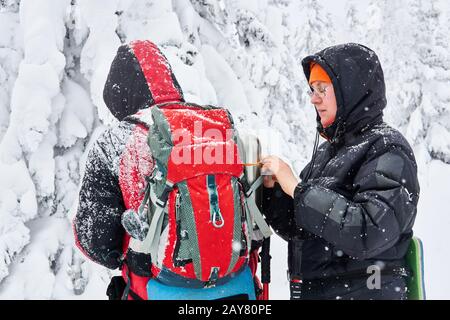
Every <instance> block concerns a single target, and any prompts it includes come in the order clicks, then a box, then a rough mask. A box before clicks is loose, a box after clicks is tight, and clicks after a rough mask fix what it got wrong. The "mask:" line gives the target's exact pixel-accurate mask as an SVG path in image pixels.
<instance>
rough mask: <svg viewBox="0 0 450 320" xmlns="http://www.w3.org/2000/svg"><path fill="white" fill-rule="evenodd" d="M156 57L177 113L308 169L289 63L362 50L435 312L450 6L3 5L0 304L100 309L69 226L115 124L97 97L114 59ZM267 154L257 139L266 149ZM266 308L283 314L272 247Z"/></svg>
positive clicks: (442, 231) (403, 2)
mask: <svg viewBox="0 0 450 320" xmlns="http://www.w3.org/2000/svg"><path fill="white" fill-rule="evenodd" d="M133 39H150V40H152V41H154V42H155V43H157V44H158V45H160V46H161V47H162V50H163V52H164V53H165V55H166V56H167V57H168V59H169V61H170V62H171V64H172V67H173V69H174V72H175V75H176V76H177V78H178V80H179V82H180V84H181V86H182V88H183V90H184V92H185V94H186V98H187V100H190V101H192V102H199V103H212V104H216V105H222V106H227V107H228V108H229V109H230V110H231V112H232V113H233V114H234V116H235V118H236V119H239V126H240V127H241V128H244V129H252V130H255V131H257V132H259V133H261V134H263V133H265V134H266V136H267V135H268V136H270V137H273V136H278V137H280V141H281V143H279V144H278V145H277V146H278V148H276V149H277V150H273V149H272V150H271V149H270V147H267V148H266V150H265V151H266V152H277V153H278V154H279V155H281V156H284V157H285V158H287V159H289V160H291V161H292V166H293V168H295V170H296V171H297V172H299V171H300V169H301V168H302V167H303V166H304V165H305V164H306V163H307V161H308V159H309V157H310V155H311V151H312V147H313V139H314V130H315V121H314V119H315V112H314V111H313V107H312V105H311V104H310V103H309V100H308V97H307V95H306V90H307V85H306V81H305V79H304V75H303V72H302V71H301V69H300V60H301V59H302V58H303V57H304V56H305V55H307V54H311V53H314V52H316V51H318V50H320V49H322V48H324V47H326V46H329V45H333V44H339V43H343V42H359V43H362V44H365V45H367V46H368V47H370V48H372V49H374V50H375V52H377V54H378V55H379V57H380V59H381V62H382V66H383V68H384V71H385V76H386V82H387V92H388V108H387V110H386V114H385V119H386V121H387V122H388V123H389V124H391V125H393V126H394V127H396V128H398V129H399V130H400V131H401V132H402V133H403V134H404V135H405V136H406V137H407V139H408V140H409V142H410V143H411V144H412V145H413V146H414V150H415V153H416V157H417V160H418V164H419V178H420V183H421V198H420V202H419V211H418V216H417V220H416V224H415V228H414V230H415V234H416V235H417V236H419V237H421V238H422V239H423V241H424V249H425V280H426V286H427V295H428V298H431V299H448V298H450V294H449V293H448V292H449V290H448V288H449V287H450V276H449V274H448V263H449V262H450V257H449V253H450V251H449V250H448V248H447V243H448V239H447V238H446V236H447V235H448V229H449V228H450V209H449V205H448V202H447V200H448V199H449V195H450V191H449V190H450V188H449V187H450V52H449V45H450V3H449V2H448V1H444V0H397V1H388V0H345V1H331V0H324V1H319V0H292V1H290V0H245V1H238V0H21V1H20V0H0V299H105V298H106V295H105V290H106V286H107V284H108V283H109V278H110V277H111V275H113V274H117V271H110V270H106V269H105V268H102V267H101V266H98V265H95V264H94V263H92V262H90V261H87V260H86V259H85V258H84V257H83V256H82V255H81V254H80V252H79V251H78V250H77V249H75V247H74V239H73V235H72V230H71V219H72V217H73V215H74V212H75V210H76V202H77V201H76V200H77V192H78V187H79V183H80V179H81V177H82V175H83V170H84V163H85V158H86V155H87V151H88V150H89V147H90V145H91V144H92V142H93V141H95V139H96V137H97V136H98V135H99V134H100V133H101V132H102V131H103V130H104V129H105V128H106V127H107V126H108V125H111V124H112V123H114V119H113V118H112V116H111V115H110V114H109V113H108V110H107V109H106V107H105V105H104V102H103V99H102V91H103V85H104V82H105V79H106V76H107V73H108V71H109V67H110V64H111V61H112V59H113V57H114V55H115V54H116V51H117V48H118V46H119V45H120V44H122V43H125V42H129V41H131V40H133ZM266 138H267V137H266ZM272 255H273V257H274V258H273V259H272V285H271V297H272V298H273V299H288V298H289V293H288V283H287V280H286V245H285V243H283V242H282V241H281V240H280V239H279V238H278V237H274V239H273V240H272Z"/></svg>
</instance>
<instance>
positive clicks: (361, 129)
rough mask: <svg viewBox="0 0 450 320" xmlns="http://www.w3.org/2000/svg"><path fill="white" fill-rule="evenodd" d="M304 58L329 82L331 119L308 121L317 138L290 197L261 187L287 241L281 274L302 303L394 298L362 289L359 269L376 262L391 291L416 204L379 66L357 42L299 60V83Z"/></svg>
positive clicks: (407, 155)
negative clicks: (387, 119)
mask: <svg viewBox="0 0 450 320" xmlns="http://www.w3.org/2000/svg"><path fill="white" fill-rule="evenodd" d="M312 61H314V62H316V63H318V64H320V65H321V66H322V67H323V68H324V69H325V70H326V71H327V73H328V75H330V78H331V79H332V83H333V87H334V90H335V94H336V100H337V106H338V109H337V116H336V120H335V122H334V123H333V125H332V126H330V127H328V128H326V129H324V128H323V127H322V126H321V125H320V118H319V116H317V120H318V131H319V133H320V134H321V135H322V136H323V137H325V138H326V139H327V141H326V142H324V143H323V144H321V145H320V146H319V148H318V149H317V150H316V151H315V153H314V155H313V157H312V160H311V162H310V163H309V164H308V165H307V166H306V167H305V169H304V170H303V171H302V173H301V175H300V178H301V180H302V181H301V182H300V184H299V185H298V186H297V188H296V189H295V192H294V199H292V198H291V197H290V196H288V195H286V194H285V193H284V192H283V191H282V190H281V188H280V187H279V185H276V187H275V188H274V189H265V191H264V193H265V197H264V211H265V214H266V216H267V219H268V221H269V223H270V224H271V225H272V227H273V228H274V229H275V230H276V232H277V233H278V234H279V235H280V236H281V237H283V238H284V239H285V240H287V241H289V253H288V259H289V261H288V265H289V273H290V275H291V277H292V278H296V277H299V278H301V279H303V286H302V290H301V291H302V294H301V295H302V297H303V298H333V299H334V298H336V297H347V298H371V297H374V298H377V297H378V298H401V297H403V296H401V295H400V293H402V294H403V292H400V293H399V294H396V292H391V293H389V292H383V289H382V290H381V291H377V292H375V291H374V292H373V294H372V293H371V292H370V291H368V289H367V287H366V285H365V279H366V278H367V277H369V276H370V274H368V273H367V268H368V267H369V266H371V265H375V264H376V265H378V266H381V267H382V268H381V276H382V277H381V281H382V286H383V288H384V289H386V290H388V289H387V288H391V289H392V290H394V289H393V288H392V286H391V284H392V283H393V281H394V280H396V279H395V276H397V275H401V274H403V272H404V271H403V270H404V269H405V268H404V267H405V262H404V257H405V254H406V251H407V248H408V245H409V242H410V239H411V237H412V227H413V224H414V220H415V217H416V210H417V202H418V199H419V184H418V180H417V165H416V162H415V159H414V155H413V151H412V149H411V147H410V145H409V144H408V142H407V141H406V139H405V138H404V137H403V136H402V135H401V134H400V133H399V132H398V131H397V130H395V129H393V128H391V127H389V126H388V125H387V124H385V123H384V122H383V120H382V117H383V109H384V108H385V106H386V97H385V83H384V76H383V71H382V68H381V65H380V62H379V60H378V57H377V56H376V54H375V53H374V52H373V51H372V50H370V49H368V48H366V47H364V46H362V45H358V44H346V45H339V46H334V47H330V48H327V49H324V50H323V51H321V52H319V53H317V54H315V55H312V56H308V57H306V58H305V59H304V60H303V61H302V64H303V69H304V72H305V75H306V78H307V79H309V75H310V64H311V62H312ZM392 277H394V278H392ZM397 280H398V279H397ZM349 281H350V282H351V281H353V285H352V284H350V285H349V284H348V283H349ZM403 284H404V282H403ZM396 286H398V285H396ZM356 287H358V288H356ZM317 288H319V289H317ZM401 290H403V288H401ZM401 290H400V291H401ZM395 291H397V292H398V291H399V290H395ZM380 292H382V294H381V295H380V294H379V293H380ZM377 294H378V296H377Z"/></svg>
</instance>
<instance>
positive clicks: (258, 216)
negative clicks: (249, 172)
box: [245, 176, 272, 238]
mask: <svg viewBox="0 0 450 320" xmlns="http://www.w3.org/2000/svg"><path fill="white" fill-rule="evenodd" d="M263 178H264V177H263V176H259V177H258V179H256V181H255V182H253V184H252V185H251V186H250V188H249V189H248V190H247V191H246V192H245V197H246V198H247V199H249V197H250V196H251V195H252V193H253V192H254V191H255V190H256V189H258V187H259V186H261V184H262V182H263ZM245 202H246V204H247V206H248V209H249V212H251V213H253V218H254V219H255V223H256V225H257V226H258V228H259V230H260V231H261V233H262V235H263V236H264V238H268V237H270V236H271V235H272V231H271V230H270V227H269V225H268V224H267V222H266V220H264V217H263V215H262V213H261V211H260V210H259V208H258V206H257V205H256V203H255V201H254V200H253V199H249V201H245Z"/></svg>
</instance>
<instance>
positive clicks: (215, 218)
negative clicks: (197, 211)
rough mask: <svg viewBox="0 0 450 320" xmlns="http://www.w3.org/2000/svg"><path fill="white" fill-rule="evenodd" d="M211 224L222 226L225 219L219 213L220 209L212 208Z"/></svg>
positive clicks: (217, 226)
mask: <svg viewBox="0 0 450 320" xmlns="http://www.w3.org/2000/svg"><path fill="white" fill-rule="evenodd" d="M211 220H212V224H213V226H214V227H216V228H222V227H223V225H224V224H225V221H224V220H223V216H222V214H221V213H220V210H219V209H218V208H217V209H216V210H214V212H213V214H212V216H211Z"/></svg>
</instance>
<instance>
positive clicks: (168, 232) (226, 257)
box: [122, 102, 271, 288]
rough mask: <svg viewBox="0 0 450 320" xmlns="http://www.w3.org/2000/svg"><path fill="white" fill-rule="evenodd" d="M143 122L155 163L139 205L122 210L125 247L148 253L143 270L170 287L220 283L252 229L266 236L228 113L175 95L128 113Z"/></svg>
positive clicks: (246, 250) (233, 269) (241, 262)
mask: <svg viewBox="0 0 450 320" xmlns="http://www.w3.org/2000/svg"><path fill="white" fill-rule="evenodd" d="M133 117H134V118H136V120H139V122H141V123H146V124H147V125H148V127H149V133H148V145H149V147H150V150H151V153H152V157H153V159H154V163H155V168H154V170H153V172H152V174H151V175H150V176H149V177H147V179H146V180H147V185H146V188H145V191H144V192H145V196H144V200H143V201H142V203H141V205H140V207H139V212H137V213H134V214H133V213H128V214H127V215H124V217H123V219H122V221H123V222H124V221H125V223H124V227H125V229H128V228H127V225H130V223H126V221H127V220H130V219H140V221H139V222H133V223H131V224H134V225H140V226H141V229H142V230H141V231H143V232H141V233H140V235H139V234H138V235H135V234H133V232H132V231H129V230H127V231H129V233H130V234H131V236H132V238H131V239H130V243H129V248H130V249H131V250H133V251H135V252H138V253H144V254H148V255H149V256H150V257H151V272H152V275H153V277H155V278H157V279H158V280H159V281H160V282H162V283H164V284H166V285H171V286H189V287H193V288H203V287H209V286H214V285H216V284H221V283H225V282H227V280H229V279H230V278H231V277H233V275H235V274H236V273H238V272H240V271H241V270H242V269H243V268H244V267H245V266H246V265H247V264H248V261H249V254H250V246H251V242H252V237H253V236H254V234H255V229H256V231H257V232H258V233H259V234H260V235H262V237H264V238H267V237H269V236H270V235H271V231H270V228H269V227H268V225H267V224H266V223H265V220H264V218H263V217H262V215H261V213H260V211H259V210H258V208H257V206H256V204H255V201H254V198H253V197H252V193H253V191H254V190H255V189H256V188H257V187H258V186H259V185H260V184H261V181H262V177H260V178H259V179H258V180H257V181H256V182H255V183H253V185H252V186H249V185H248V183H247V179H246V175H245V170H244V166H243V163H242V159H245V156H244V152H245V150H244V149H243V147H242V144H241V140H240V138H239V136H238V133H237V130H236V129H235V128H234V123H233V120H232V117H231V115H230V113H229V112H228V111H227V110H226V109H223V108H217V107H212V106H199V105H194V104H185V103H181V102H174V103H166V104H163V105H156V106H153V107H151V108H150V109H145V110H142V111H140V112H139V113H138V114H136V115H134V116H133Z"/></svg>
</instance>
